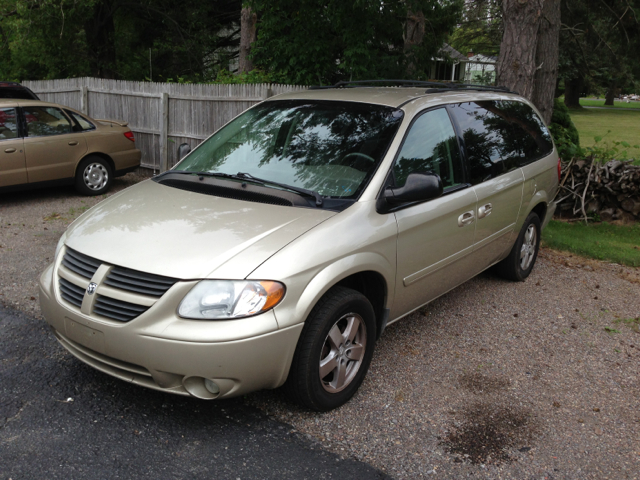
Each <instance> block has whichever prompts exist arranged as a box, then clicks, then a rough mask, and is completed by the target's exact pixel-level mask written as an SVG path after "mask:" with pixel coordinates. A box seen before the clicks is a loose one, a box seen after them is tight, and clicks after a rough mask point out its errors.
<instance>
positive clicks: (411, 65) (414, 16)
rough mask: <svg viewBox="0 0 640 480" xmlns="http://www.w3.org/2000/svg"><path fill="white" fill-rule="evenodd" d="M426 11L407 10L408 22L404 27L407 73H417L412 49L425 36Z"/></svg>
mask: <svg viewBox="0 0 640 480" xmlns="http://www.w3.org/2000/svg"><path fill="white" fill-rule="evenodd" d="M424 25H425V19H424V13H422V12H407V23H406V24H405V29H404V54H405V57H406V58H407V73H409V75H413V74H415V71H416V66H415V62H414V59H413V58H411V57H412V54H411V49H412V48H413V47H415V46H416V45H420V44H421V43H422V40H423V38H424Z"/></svg>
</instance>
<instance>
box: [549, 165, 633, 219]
mask: <svg viewBox="0 0 640 480" xmlns="http://www.w3.org/2000/svg"><path fill="white" fill-rule="evenodd" d="M632 162H633V160H628V161H619V160H611V161H609V162H607V163H600V162H598V161H597V160H594V159H593V158H590V159H578V158H574V159H572V160H571V161H570V162H562V175H561V180H560V189H559V191H558V195H557V196H556V199H557V202H558V213H559V214H560V215H561V216H562V217H569V218H576V219H584V220H586V219H595V220H601V221H603V222H611V221H614V220H619V221H622V222H637V221H640V165H632V164H631V163H632Z"/></svg>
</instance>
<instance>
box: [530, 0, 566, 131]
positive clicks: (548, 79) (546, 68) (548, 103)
mask: <svg viewBox="0 0 640 480" xmlns="http://www.w3.org/2000/svg"><path fill="white" fill-rule="evenodd" d="M559 42H560V0H544V5H543V7H542V18H541V19H540V27H539V29H538V45H537V47H536V64H537V65H538V66H537V68H538V69H537V70H536V74H535V78H534V85H533V98H532V99H531V101H532V102H533V104H534V105H535V106H536V107H538V110H539V111H540V113H541V114H542V118H543V120H544V121H545V122H546V123H549V122H551V115H552V114H553V98H554V94H555V90H556V80H557V78H558V44H559Z"/></svg>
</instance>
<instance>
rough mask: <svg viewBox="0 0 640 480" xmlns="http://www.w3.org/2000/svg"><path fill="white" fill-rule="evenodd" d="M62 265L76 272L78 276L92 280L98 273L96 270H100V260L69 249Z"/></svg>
mask: <svg viewBox="0 0 640 480" xmlns="http://www.w3.org/2000/svg"><path fill="white" fill-rule="evenodd" d="M62 265H64V266H65V267H67V268H68V269H69V270H72V271H74V272H76V273H77V274H78V275H82V276H83V277H85V278H89V279H90V278H91V277H93V274H94V273H96V270H98V267H99V266H100V260H96V259H95V258H91V257H89V256H87V255H84V254H82V253H80V252H76V251H75V250H72V249H71V248H69V247H67V251H66V252H65V254H64V257H63V258H62Z"/></svg>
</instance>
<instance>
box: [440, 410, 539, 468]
mask: <svg viewBox="0 0 640 480" xmlns="http://www.w3.org/2000/svg"><path fill="white" fill-rule="evenodd" d="M462 415H463V419H462V422H461V424H460V425H459V426H453V427H452V428H451V432H450V433H449V435H448V436H447V437H446V438H445V440H444V441H442V442H441V445H442V446H444V447H445V449H447V450H448V451H449V453H451V454H453V455H456V461H459V462H470V463H472V464H487V463H493V464H497V463H502V462H506V461H509V460H510V459H511V456H510V455H509V450H511V449H513V448H520V449H521V450H522V451H526V449H528V448H529V447H527V446H526V444H527V443H528V442H529V441H530V440H531V439H532V438H533V437H534V436H535V435H536V434H537V426H536V424H535V422H534V421H533V416H532V414H531V412H530V411H529V410H527V409H525V408H522V407H516V406H511V405H494V404H486V403H478V404H475V405H473V406H471V407H469V408H468V409H466V410H465V411H463V412H462Z"/></svg>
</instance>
